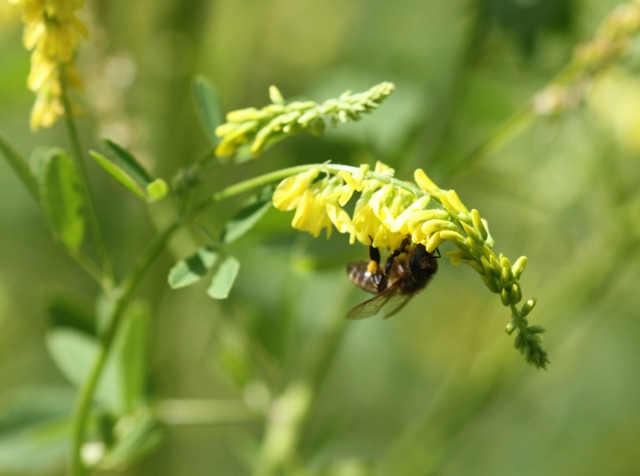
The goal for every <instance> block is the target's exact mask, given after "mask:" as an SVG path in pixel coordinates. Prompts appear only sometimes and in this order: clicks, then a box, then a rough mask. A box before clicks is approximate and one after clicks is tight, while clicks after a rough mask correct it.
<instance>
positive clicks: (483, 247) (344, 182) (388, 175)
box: [274, 162, 548, 368]
mask: <svg viewBox="0 0 640 476" xmlns="http://www.w3.org/2000/svg"><path fill="white" fill-rule="evenodd" d="M320 171H321V172H322V174H323V176H322V177H321V179H320V180H318V179H317V178H318V177H317V175H318V174H319V173H320ZM300 175H304V174H300ZM414 175H415V179H416V183H417V184H418V185H419V186H420V189H418V188H416V187H415V185H413V184H411V183H408V182H401V181H400V180H398V179H396V178H394V176H393V169H391V168H390V167H388V166H386V165H385V164H383V163H380V162H379V163H377V164H376V168H375V170H374V171H373V172H368V170H367V168H366V167H361V168H360V169H355V168H352V167H348V166H344V165H333V164H331V163H326V164H322V165H321V166H318V167H317V168H316V169H314V170H313V174H312V175H309V176H307V177H306V179H303V178H302V177H301V176H295V177H293V178H292V177H289V178H287V179H284V180H283V181H282V182H281V183H280V185H278V188H277V189H276V193H275V194H274V206H276V208H280V209H293V208H295V209H296V212H295V216H294V220H293V222H292V225H293V226H294V227H295V228H298V229H301V230H305V231H309V232H310V233H312V234H313V235H314V236H318V235H319V234H320V233H321V232H322V230H324V229H326V230H327V236H329V234H330V233H331V231H332V228H334V227H335V228H336V229H337V230H338V231H339V232H340V233H349V241H350V243H355V241H356V240H357V241H358V242H360V243H362V244H363V245H365V246H369V245H371V246H373V247H375V248H386V249H389V250H398V248H399V247H400V245H401V243H402V242H403V241H404V240H405V239H406V238H407V236H410V237H411V241H412V242H413V243H415V244H422V245H424V246H425V248H426V250H427V251H428V252H429V253H433V252H434V251H435V250H436V248H438V247H439V246H441V245H442V244H443V243H444V242H445V241H448V242H450V243H451V244H452V245H453V246H455V248H456V250H455V251H452V252H445V253H444V254H445V255H446V256H448V257H449V258H450V259H451V262H452V263H453V264H459V263H465V264H467V265H468V266H469V267H470V268H472V269H474V270H475V271H476V272H478V273H479V274H480V276H481V279H482V280H483V282H484V283H485V285H486V286H487V288H488V289H489V290H490V291H491V292H493V293H496V294H499V295H500V297H501V300H502V303H503V304H504V305H505V306H507V307H510V309H511V319H512V320H511V323H510V324H509V325H508V328H509V329H511V332H512V333H515V334H516V335H515V346H516V348H517V349H518V350H520V351H521V352H522V353H523V354H525V355H528V356H529V357H528V361H529V362H530V363H533V364H534V365H536V366H537V367H542V368H544V367H545V365H546V363H547V362H548V359H547V354H546V352H545V351H544V349H543V348H542V346H541V345H540V343H539V337H538V335H537V334H539V333H540V332H541V329H540V330H538V329H537V327H536V326H530V325H529V324H528V321H527V319H526V318H525V316H526V314H527V313H528V312H530V310H531V308H532V307H533V303H535V301H534V300H529V301H527V302H526V303H525V305H524V306H522V309H518V308H516V307H515V305H516V304H518V303H519V302H520V301H521V300H522V289H521V286H520V283H519V278H520V275H521V274H522V271H523V269H524V266H525V264H526V258H525V257H521V258H519V259H518V260H517V261H516V262H515V263H514V264H513V265H511V262H510V261H509V260H508V259H507V258H506V257H505V256H504V255H502V253H500V254H499V255H496V253H494V252H493V251H492V249H491V248H492V245H493V240H492V238H491V235H490V233H489V229H488V226H487V223H486V221H485V220H484V219H482V217H481V216H480V213H479V212H478V211H477V210H476V209H472V211H471V212H469V211H468V209H467V208H466V207H465V206H464V204H462V202H461V201H460V198H459V197H458V195H457V194H456V192H455V191H453V190H441V189H439V188H438V187H437V186H436V185H435V184H434V183H433V182H432V181H431V180H430V179H429V178H428V177H427V176H426V174H425V173H424V172H423V171H421V170H417V171H416V172H415V174H414ZM301 191H303V192H302V195H301ZM355 192H358V193H359V194H360V195H359V197H358V199H357V201H356V203H355V206H354V210H353V213H352V214H351V216H349V214H348V213H347V212H346V211H345V210H344V209H343V207H344V206H346V205H348V202H349V201H350V198H351V196H352V195H353V193H355ZM424 192H427V193H426V194H425V193H424ZM429 206H431V207H432V208H428V207H429Z"/></svg>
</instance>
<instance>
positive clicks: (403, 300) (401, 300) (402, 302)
mask: <svg viewBox="0 0 640 476" xmlns="http://www.w3.org/2000/svg"><path fill="white" fill-rule="evenodd" d="M413 296H414V295H413V294H405V295H402V296H398V299H396V300H394V301H396V303H397V305H396V307H394V308H392V309H391V310H390V311H385V313H384V318H385V319H388V318H390V317H391V316H393V315H394V314H395V313H397V312H399V311H400V309H402V308H403V307H405V306H406V305H407V303H408V302H409V301H411V298H412V297H413Z"/></svg>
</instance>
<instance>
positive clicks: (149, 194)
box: [89, 139, 169, 203]
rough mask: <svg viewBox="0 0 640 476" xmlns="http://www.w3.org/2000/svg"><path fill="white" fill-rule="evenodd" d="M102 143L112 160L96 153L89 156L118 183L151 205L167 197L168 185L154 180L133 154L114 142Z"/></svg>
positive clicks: (107, 140) (105, 140) (159, 180)
mask: <svg viewBox="0 0 640 476" xmlns="http://www.w3.org/2000/svg"><path fill="white" fill-rule="evenodd" d="M102 142H103V143H104V144H105V146H106V147H107V148H108V149H109V151H110V152H111V157H112V158H109V157H106V156H104V155H102V154H100V153H99V152H95V151H91V152H89V155H91V157H92V158H93V159H94V160H95V161H96V162H98V164H99V165H100V166H101V167H102V168H103V169H104V170H105V171H106V172H107V173H108V174H109V175H111V177H113V178H114V179H115V180H116V181H117V182H119V183H120V184H121V185H122V186H124V187H125V188H126V189H128V190H129V191H131V192H133V193H134V194H135V195H137V196H138V197H140V198H142V199H143V200H145V201H147V202H149V203H151V202H155V201H157V200H159V199H161V198H164V197H165V196H166V195H167V193H168V191H169V187H168V185H167V183H166V182H165V181H164V180H162V179H154V178H152V177H151V176H150V175H149V173H148V172H147V171H146V170H145V169H144V167H143V166H142V165H141V164H140V163H139V162H138V160H137V159H136V158H135V157H134V156H133V154H131V153H130V152H129V151H128V150H126V149H124V148H123V147H122V146H120V145H118V144H116V143H115V142H113V141H112V140H109V139H103V140H102Z"/></svg>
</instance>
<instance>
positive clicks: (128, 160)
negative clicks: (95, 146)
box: [102, 139, 153, 188]
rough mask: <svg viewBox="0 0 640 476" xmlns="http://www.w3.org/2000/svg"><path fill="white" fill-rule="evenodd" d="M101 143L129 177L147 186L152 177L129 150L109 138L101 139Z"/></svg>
mask: <svg viewBox="0 0 640 476" xmlns="http://www.w3.org/2000/svg"><path fill="white" fill-rule="evenodd" d="M102 143H103V144H104V145H106V146H107V148H108V149H109V150H110V151H111V152H112V153H113V158H114V160H115V163H116V164H117V165H118V166H119V167H120V168H121V169H122V170H124V171H125V172H126V174H127V175H129V177H131V178H132V179H133V180H135V181H136V182H137V183H138V184H140V185H142V186H143V187H145V188H146V187H147V185H149V184H150V183H151V182H153V179H152V178H151V176H150V175H149V173H148V172H147V171H146V170H145V169H144V167H143V166H142V165H141V164H140V163H139V162H138V160H137V159H136V158H135V157H134V156H133V154H132V153H131V152H129V151H128V150H126V149H125V148H124V147H122V146H121V145H118V144H116V143H115V142H113V141H112V140H110V139H102Z"/></svg>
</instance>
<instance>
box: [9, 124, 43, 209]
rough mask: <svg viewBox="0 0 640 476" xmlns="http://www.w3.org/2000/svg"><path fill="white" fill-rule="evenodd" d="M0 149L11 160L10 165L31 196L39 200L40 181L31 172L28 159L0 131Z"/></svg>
mask: <svg viewBox="0 0 640 476" xmlns="http://www.w3.org/2000/svg"><path fill="white" fill-rule="evenodd" d="M0 150H1V151H2V154H3V155H4V157H5V158H6V159H7V162H9V165H10V166H11V168H12V169H13V171H14V172H15V173H16V175H17V176H18V178H19V179H20V180H21V181H22V183H23V184H24V186H25V187H27V190H28V191H29V193H30V194H31V196H32V197H33V198H34V199H35V200H36V201H38V183H37V181H36V179H35V177H34V176H33V175H32V174H31V170H30V169H29V164H28V162H27V160H26V159H25V158H24V157H22V156H21V155H20V154H19V153H18V152H17V151H16V150H15V149H14V148H13V147H12V146H11V144H10V143H9V141H8V140H7V139H6V138H5V137H4V135H3V134H1V133H0Z"/></svg>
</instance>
